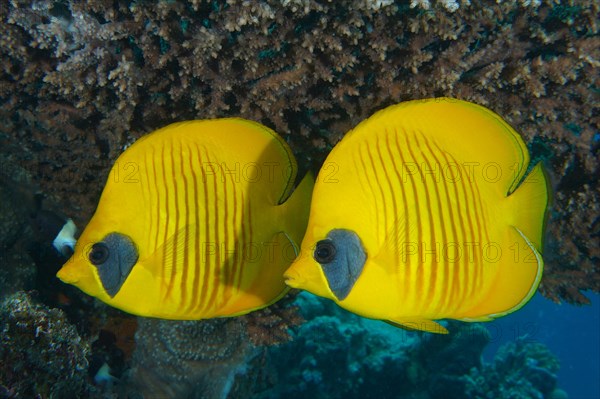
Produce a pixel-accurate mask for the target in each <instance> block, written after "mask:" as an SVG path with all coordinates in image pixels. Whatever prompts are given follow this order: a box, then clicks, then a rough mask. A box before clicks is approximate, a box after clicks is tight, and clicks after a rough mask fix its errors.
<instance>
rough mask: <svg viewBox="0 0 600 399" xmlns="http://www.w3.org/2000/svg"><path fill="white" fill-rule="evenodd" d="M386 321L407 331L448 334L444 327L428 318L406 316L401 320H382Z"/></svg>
mask: <svg viewBox="0 0 600 399" xmlns="http://www.w3.org/2000/svg"><path fill="white" fill-rule="evenodd" d="M384 321H385V322H386V323H388V324H390V325H392V326H394V327H399V328H403V329H405V330H409V331H426V332H430V333H434V334H448V330H447V329H446V327H444V326H442V325H441V324H440V323H437V322H435V321H433V320H429V319H420V318H408V319H402V320H384Z"/></svg>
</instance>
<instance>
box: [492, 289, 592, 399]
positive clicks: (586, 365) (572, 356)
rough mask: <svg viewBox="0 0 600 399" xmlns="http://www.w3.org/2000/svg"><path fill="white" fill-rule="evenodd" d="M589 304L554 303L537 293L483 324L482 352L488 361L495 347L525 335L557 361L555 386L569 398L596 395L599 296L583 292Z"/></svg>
mask: <svg viewBox="0 0 600 399" xmlns="http://www.w3.org/2000/svg"><path fill="white" fill-rule="evenodd" d="M587 297H588V298H590V299H591V301H592V305H591V306H589V305H588V306H572V305H566V304H563V305H558V304H555V303H553V302H551V301H549V300H547V299H545V298H544V297H542V296H541V295H540V294H537V295H536V296H535V297H534V298H533V299H532V300H531V301H530V302H529V303H528V304H527V305H526V306H525V307H523V308H522V309H521V310H519V311H518V312H515V313H513V314H511V315H508V316H506V317H503V318H501V319H498V320H495V321H493V322H491V323H487V324H486V326H487V327H488V329H489V330H490V332H491V333H492V342H491V343H490V345H489V346H488V347H487V348H486V351H485V352H484V358H485V360H486V361H491V360H492V358H493V355H494V354H495V353H496V351H497V349H498V347H499V346H501V345H502V344H504V343H506V342H508V341H512V340H515V339H516V338H518V337H522V336H527V338H528V339H529V340H531V341H535V342H541V343H543V344H545V345H546V346H548V347H549V348H550V350H551V351H552V352H553V353H554V354H555V355H556V356H557V357H558V358H559V360H560V371H559V373H558V386H559V388H561V389H563V390H565V391H566V392H567V393H568V394H569V398H571V399H599V398H600V295H598V294H587Z"/></svg>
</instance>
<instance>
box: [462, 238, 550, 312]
mask: <svg viewBox="0 0 600 399" xmlns="http://www.w3.org/2000/svg"><path fill="white" fill-rule="evenodd" d="M508 229H509V230H508V233H507V238H506V241H505V243H506V245H505V247H506V248H507V251H506V255H503V256H502V264H500V265H499V270H498V274H497V276H496V277H495V279H496V280H495V282H494V284H493V285H492V286H491V287H490V290H489V294H488V295H487V296H486V297H484V298H482V300H481V301H480V303H479V304H478V305H477V306H476V307H474V308H472V309H470V310H468V311H467V312H465V314H463V315H461V316H460V317H457V318H458V319H459V320H462V321H489V320H492V319H495V318H498V317H502V316H505V315H507V314H509V313H512V312H514V311H516V310H518V309H520V308H521V307H523V306H524V305H525V304H526V303H527V302H528V301H529V300H530V299H531V297H532V296H533V295H534V294H535V292H536V291H537V287H538V285H539V283H540V280H541V278H542V272H543V269H544V261H543V259H542V255H541V254H540V253H539V251H538V250H537V249H536V246H535V244H534V243H533V242H532V241H531V240H529V238H528V237H527V236H525V234H524V233H523V232H522V231H521V230H519V229H518V228H517V227H514V226H509V227H508ZM508 248H510V251H509V250H508Z"/></svg>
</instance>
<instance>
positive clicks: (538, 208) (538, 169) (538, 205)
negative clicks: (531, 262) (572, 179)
mask: <svg viewBox="0 0 600 399" xmlns="http://www.w3.org/2000/svg"><path fill="white" fill-rule="evenodd" d="M551 200H552V189H551V187H550V180H549V178H548V175H547V174H546V172H545V170H544V168H543V166H542V164H541V163H538V164H537V165H535V166H534V167H533V169H532V170H531V172H530V173H529V175H528V176H527V177H526V178H525V180H524V181H523V182H522V183H521V184H520V185H519V187H518V188H517V189H516V190H515V191H514V192H513V193H512V194H511V195H510V196H509V197H508V198H507V201H508V204H507V205H508V207H509V209H508V214H510V215H512V220H510V221H509V223H510V224H511V225H513V226H515V227H516V228H517V229H518V230H519V231H520V232H521V233H522V234H523V235H524V236H525V237H527V239H528V240H529V241H530V242H531V243H532V244H533V246H534V247H535V249H537V251H538V252H539V253H542V247H543V238H544V230H545V227H546V218H547V216H548V208H549V206H550V203H551Z"/></svg>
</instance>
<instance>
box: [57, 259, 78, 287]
mask: <svg viewBox="0 0 600 399" xmlns="http://www.w3.org/2000/svg"><path fill="white" fill-rule="evenodd" d="M69 262H72V260H70V261H69ZM56 277H58V278H59V279H60V280H61V281H62V282H63V283H67V284H76V283H77V282H79V277H78V275H77V273H75V270H74V267H73V265H72V264H69V263H67V264H65V265H64V266H63V267H62V268H61V269H60V270H59V271H58V273H56Z"/></svg>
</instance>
